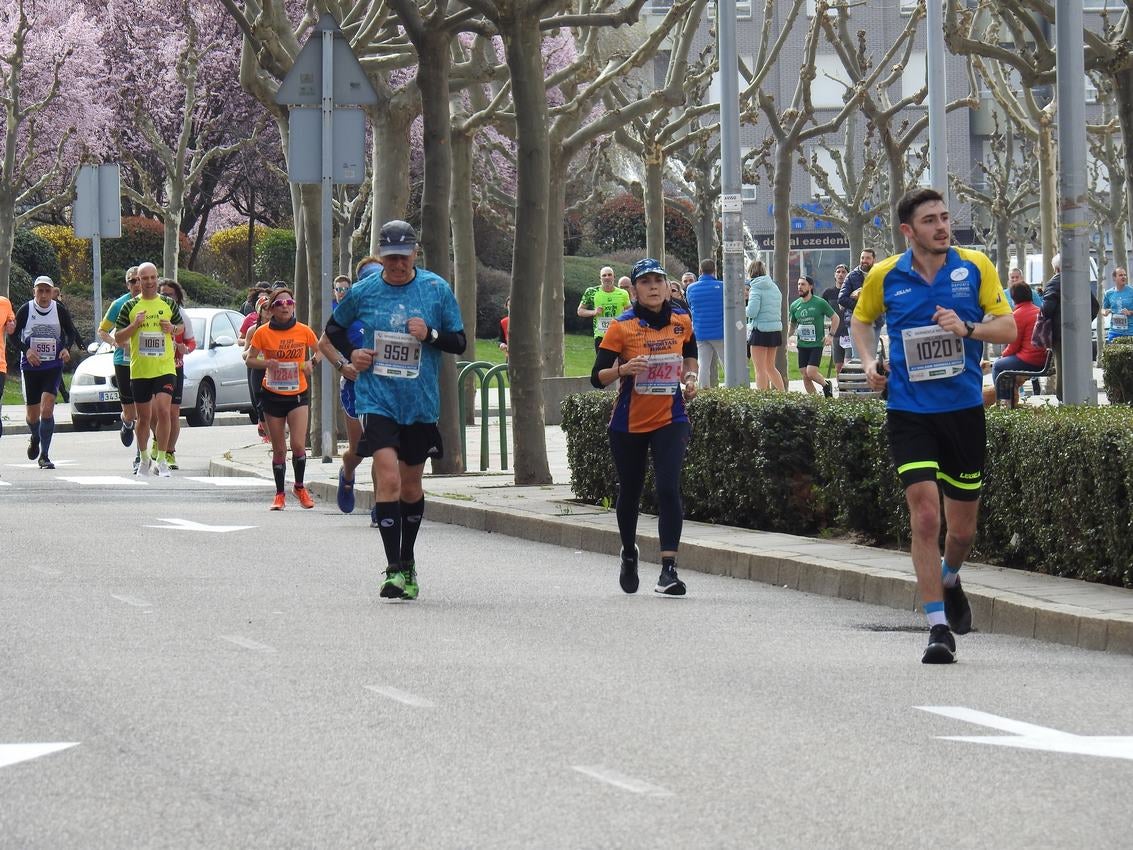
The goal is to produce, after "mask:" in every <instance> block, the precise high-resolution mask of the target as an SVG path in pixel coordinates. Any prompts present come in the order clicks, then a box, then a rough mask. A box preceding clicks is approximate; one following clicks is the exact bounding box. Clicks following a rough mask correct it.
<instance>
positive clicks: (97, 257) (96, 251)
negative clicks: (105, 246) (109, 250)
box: [90, 233, 102, 341]
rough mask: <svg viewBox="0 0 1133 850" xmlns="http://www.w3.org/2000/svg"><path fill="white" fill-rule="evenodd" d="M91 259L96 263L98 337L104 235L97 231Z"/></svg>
mask: <svg viewBox="0 0 1133 850" xmlns="http://www.w3.org/2000/svg"><path fill="white" fill-rule="evenodd" d="M90 255H91V261H92V262H93V264H94V287H93V289H94V327H95V331H96V333H95V340H96V341H97V339H98V334H97V330H98V325H99V323H100V322H101V321H102V237H101V236H100V235H99V234H98V233H95V234H94V236H92V237H91V240H90Z"/></svg>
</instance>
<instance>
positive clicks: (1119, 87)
mask: <svg viewBox="0 0 1133 850" xmlns="http://www.w3.org/2000/svg"><path fill="white" fill-rule="evenodd" d="M1114 83H1115V85H1114V87H1113V92H1114V98H1115V99H1116V101H1117V120H1118V121H1119V122H1120V123H1121V135H1122V138H1124V139H1125V204H1126V208H1127V210H1128V213H1127V215H1126V223H1125V224H1123V225H1122V226H1121V228H1120V230H1121V245H1122V250H1121V253H1120V254H1119V253H1117V233H1114V237H1113V251H1114V260H1115V262H1117V263H1118V264H1120V265H1124V266H1125V268H1129V265H1128V263H1129V255H1128V253H1126V245H1127V243H1126V241H1125V229H1126V227H1127V226H1128V225H1133V144H1130V142H1131V140H1133V68H1126V69H1125V70H1123V71H1118V72H1117V73H1116V74H1114Z"/></svg>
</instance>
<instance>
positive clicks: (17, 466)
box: [8, 460, 78, 469]
mask: <svg viewBox="0 0 1133 850" xmlns="http://www.w3.org/2000/svg"><path fill="white" fill-rule="evenodd" d="M51 462H52V463H53V464H55V465H56V466H57V467H59V466H72V465H73V464H76V463H78V461H77V460H53V461H51ZM8 466H10V467H12V469H39V461H38V460H33V461H32V462H31V463H10V464H8Z"/></svg>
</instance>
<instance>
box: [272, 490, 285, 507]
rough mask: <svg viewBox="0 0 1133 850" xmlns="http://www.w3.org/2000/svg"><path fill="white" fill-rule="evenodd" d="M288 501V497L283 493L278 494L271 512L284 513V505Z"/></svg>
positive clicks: (273, 500) (273, 501)
mask: <svg viewBox="0 0 1133 850" xmlns="http://www.w3.org/2000/svg"><path fill="white" fill-rule="evenodd" d="M286 501H287V497H286V496H284V495H283V494H282V493H276V494H275V498H274V499H272V500H271V510H273V511H282V510H283V503H284V502H286Z"/></svg>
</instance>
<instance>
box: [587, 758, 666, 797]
mask: <svg viewBox="0 0 1133 850" xmlns="http://www.w3.org/2000/svg"><path fill="white" fill-rule="evenodd" d="M571 769H572V770H577V771H578V772H579V773H581V774H584V775H586V776H589V777H590V778H591V779H597V780H598V781H599V782H605V783H606V784H607V785H613V786H614V787H615V788H621V789H622V790H623V791H629V792H631V793H633V794H645V795H646V796H649V797H672V796H673V792H672V791H669V790H668V789H666V788H662V787H660V786H659V785H651V784H650V783H648V782H646V781H644V780H642V779H637V778H635V777H633V776H626V775H625V774H624V773H618V772H617V771H616V770H610V768H608V767H603V766H602V765H593V766H587V765H579V764H576V765H573V766H572V767H571Z"/></svg>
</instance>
